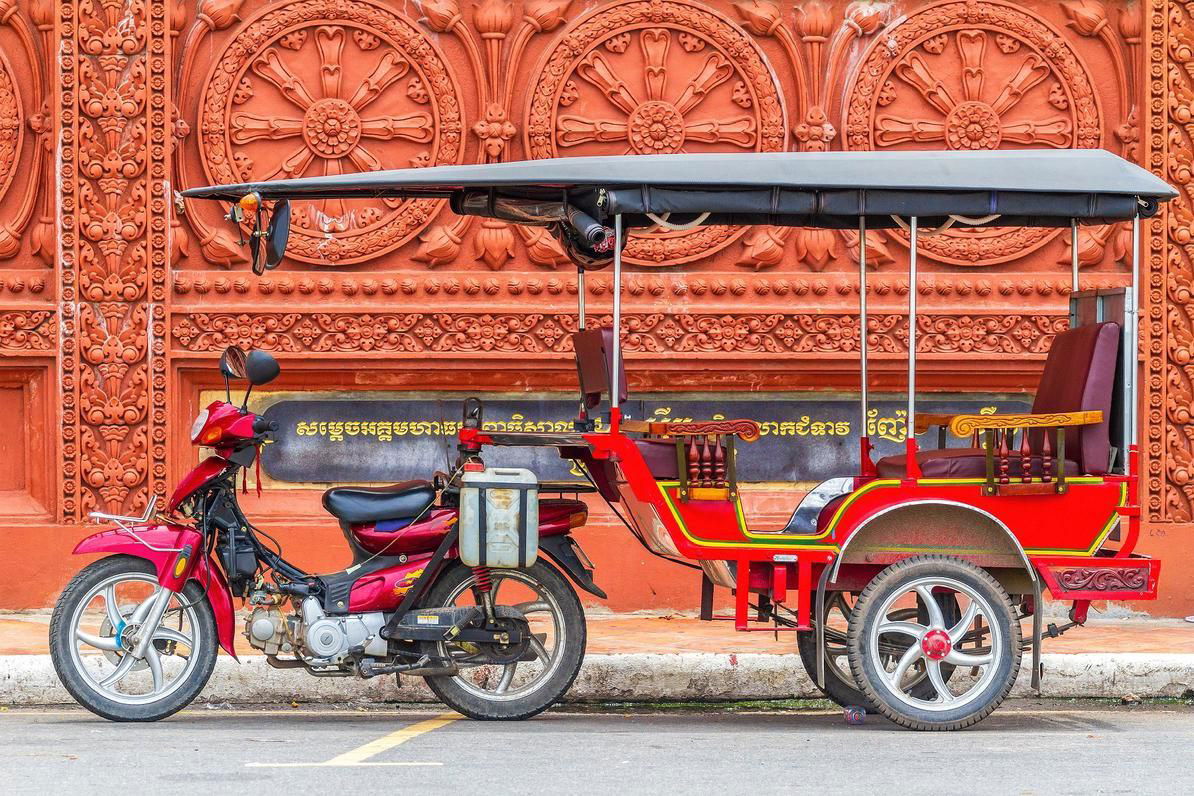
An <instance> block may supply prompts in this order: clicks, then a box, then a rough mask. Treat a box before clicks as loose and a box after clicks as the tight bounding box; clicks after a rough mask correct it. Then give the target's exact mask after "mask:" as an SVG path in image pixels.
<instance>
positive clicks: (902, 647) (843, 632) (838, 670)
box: [825, 591, 948, 691]
mask: <svg viewBox="0 0 1194 796" xmlns="http://www.w3.org/2000/svg"><path fill="white" fill-rule="evenodd" d="M851 600H853V598H851ZM851 600H847V593H846V592H840V591H838V592H831V593H830V597H829V599H828V600H827V601H826V603H825V620H826V621H825V676H826V677H834V678H836V679H838V680H840V681H841V682H842V683H843V684H845V685H847V686H849V687H850V688H852V689H854V690H855V691H857V690H858V686H857V685H856V684H855V681H854V673H853V671H852V670H851V669H850V655H849V650H848V648H847V629H848V627H849V625H850V618H851V617H852V616H853V615H854V606H853V604H852V602H851ZM920 610H922V609H920V608H919V603H918V608H902V609H899V610H896V611H893V612H892V613H891V614H890V615H889V618H890V619H892V620H895V621H900V620H903V619H909V618H911V619H915V618H916V616H917V614H918V613H919V612H920ZM909 642H910V640H909V639H899V640H897V639H888V640H886V641H884V642H883V643H882V644H881V645H880V647H879V655H880V658H879V660H882V661H883V662H884V663H885V664H886V663H888V662H890V661H893V660H896V661H898V660H899V658H900V656H901V655H902V654H904V652H905V651H906V650H907V648H908V644H909ZM912 668H913V671H915V672H916V676H915V677H910V678H909V679H908V681H907V682H906V684H905V685H906V687H908V688H914V687H916V686H918V685H920V684H921V683H922V682H924V679H925V676H926V674H925V671H924V665H923V664H922V663H919V662H918V663H916V664H914V665H913V667H912ZM947 679H948V678H947Z"/></svg>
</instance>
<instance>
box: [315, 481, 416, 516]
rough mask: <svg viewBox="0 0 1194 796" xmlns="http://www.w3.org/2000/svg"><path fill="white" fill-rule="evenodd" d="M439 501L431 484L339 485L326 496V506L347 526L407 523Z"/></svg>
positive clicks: (404, 482) (324, 494) (326, 493)
mask: <svg viewBox="0 0 1194 796" xmlns="http://www.w3.org/2000/svg"><path fill="white" fill-rule="evenodd" d="M433 500H435V487H433V486H432V485H431V482H430V481H403V482H402V483H400V484H392V485H390V486H338V487H334V488H332V489H329V490H328V491H326V492H324V493H323V507H324V508H325V509H327V511H328V513H329V514H331V515H332V516H333V517H336V518H337V519H339V520H342V521H343V522H347V523H358V522H375V521H377V520H403V519H407V518H411V517H416V516H418V515H419V514H420V513H421V512H422V511H423V509H425V508H427V506H428V505H430V504H431V501H433Z"/></svg>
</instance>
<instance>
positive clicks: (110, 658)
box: [69, 572, 201, 705]
mask: <svg viewBox="0 0 1194 796" xmlns="http://www.w3.org/2000/svg"><path fill="white" fill-rule="evenodd" d="M179 598H180V595H176V594H173V593H171V592H165V591H163V590H162V589H161V588H160V587H159V586H158V585H157V582H156V580H155V578H154V577H152V576H150V575H146V574H141V573H136V572H130V573H122V574H118V575H113V576H111V577H108V578H106V579H104V580H102V581H100V582H99V583H97V584H95V585H94V586H92V587H91V588H90V589H89V590H88V591H87V592H86V593H85V594H84V595H83V596H82V598H81V599H80V600H79V602H78V603H76V605H75V608H74V611H73V612H72V613H71V614H70V617H69V623H70V631H71V638H72V639H73V641H74V643H73V644H71V646H70V657H71V662H72V663H73V664H74V665H75V668H76V669H77V671H78V672H79V673H80V674H81V675H83V680H84V682H85V683H86V685H87V686H88V687H90V688H92V689H94V690H95V691H96V692H97V693H99V694H100V695H102V696H103V697H105V698H107V699H110V700H112V701H114V702H118V703H121V704H127V705H136V704H146V703H150V702H156V701H158V700H160V699H162V698H163V697H165V696H167V695H169V694H170V693H171V692H172V691H174V690H175V689H177V688H178V687H179V686H180V685H181V684H182V683H184V682H186V680H187V678H188V676H189V674H190V673H191V671H192V669H193V668H194V666H195V663H196V661H195V660H194V656H193V655H192V651H193V650H194V649H195V647H196V644H197V643H199V639H197V638H196V635H197V634H199V633H201V630H200V629H199V627H198V622H197V620H196V616H195V607H194V606H186V605H184V604H183V603H182V602H180V599H179ZM146 634H150V637H149V638H148V639H146Z"/></svg>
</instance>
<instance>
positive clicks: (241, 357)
mask: <svg viewBox="0 0 1194 796" xmlns="http://www.w3.org/2000/svg"><path fill="white" fill-rule="evenodd" d="M247 360H248V358H247V357H246V356H245V352H244V351H242V350H241V349H239V348H237V347H236V346H234V345H230V346H228V347H227V348H225V349H224V353H222V354H220V374H221V375H222V376H223V377H224V398H225V399H226V400H227V401H228V403H232V386H231V385H230V384H229V380H230V379H243V378H246V376H245V364H246V362H247Z"/></svg>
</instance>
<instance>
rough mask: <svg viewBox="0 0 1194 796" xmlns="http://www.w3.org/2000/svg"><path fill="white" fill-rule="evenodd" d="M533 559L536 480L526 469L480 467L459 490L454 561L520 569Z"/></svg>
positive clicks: (535, 552) (536, 542)
mask: <svg viewBox="0 0 1194 796" xmlns="http://www.w3.org/2000/svg"><path fill="white" fill-rule="evenodd" d="M538 555H539V479H538V478H536V477H535V474H534V473H532V472H531V471H530V470H526V469H522V468H516V467H486V468H485V470H484V471H483V472H475V473H465V474H464V478H463V485H462V486H461V488H460V560H461V561H462V562H464V564H465V565H466V566H470V567H499V568H503V567H504V568H522V567H529V566H530V565H531V564H534V563H535V559H536V558H537V557H538Z"/></svg>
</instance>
